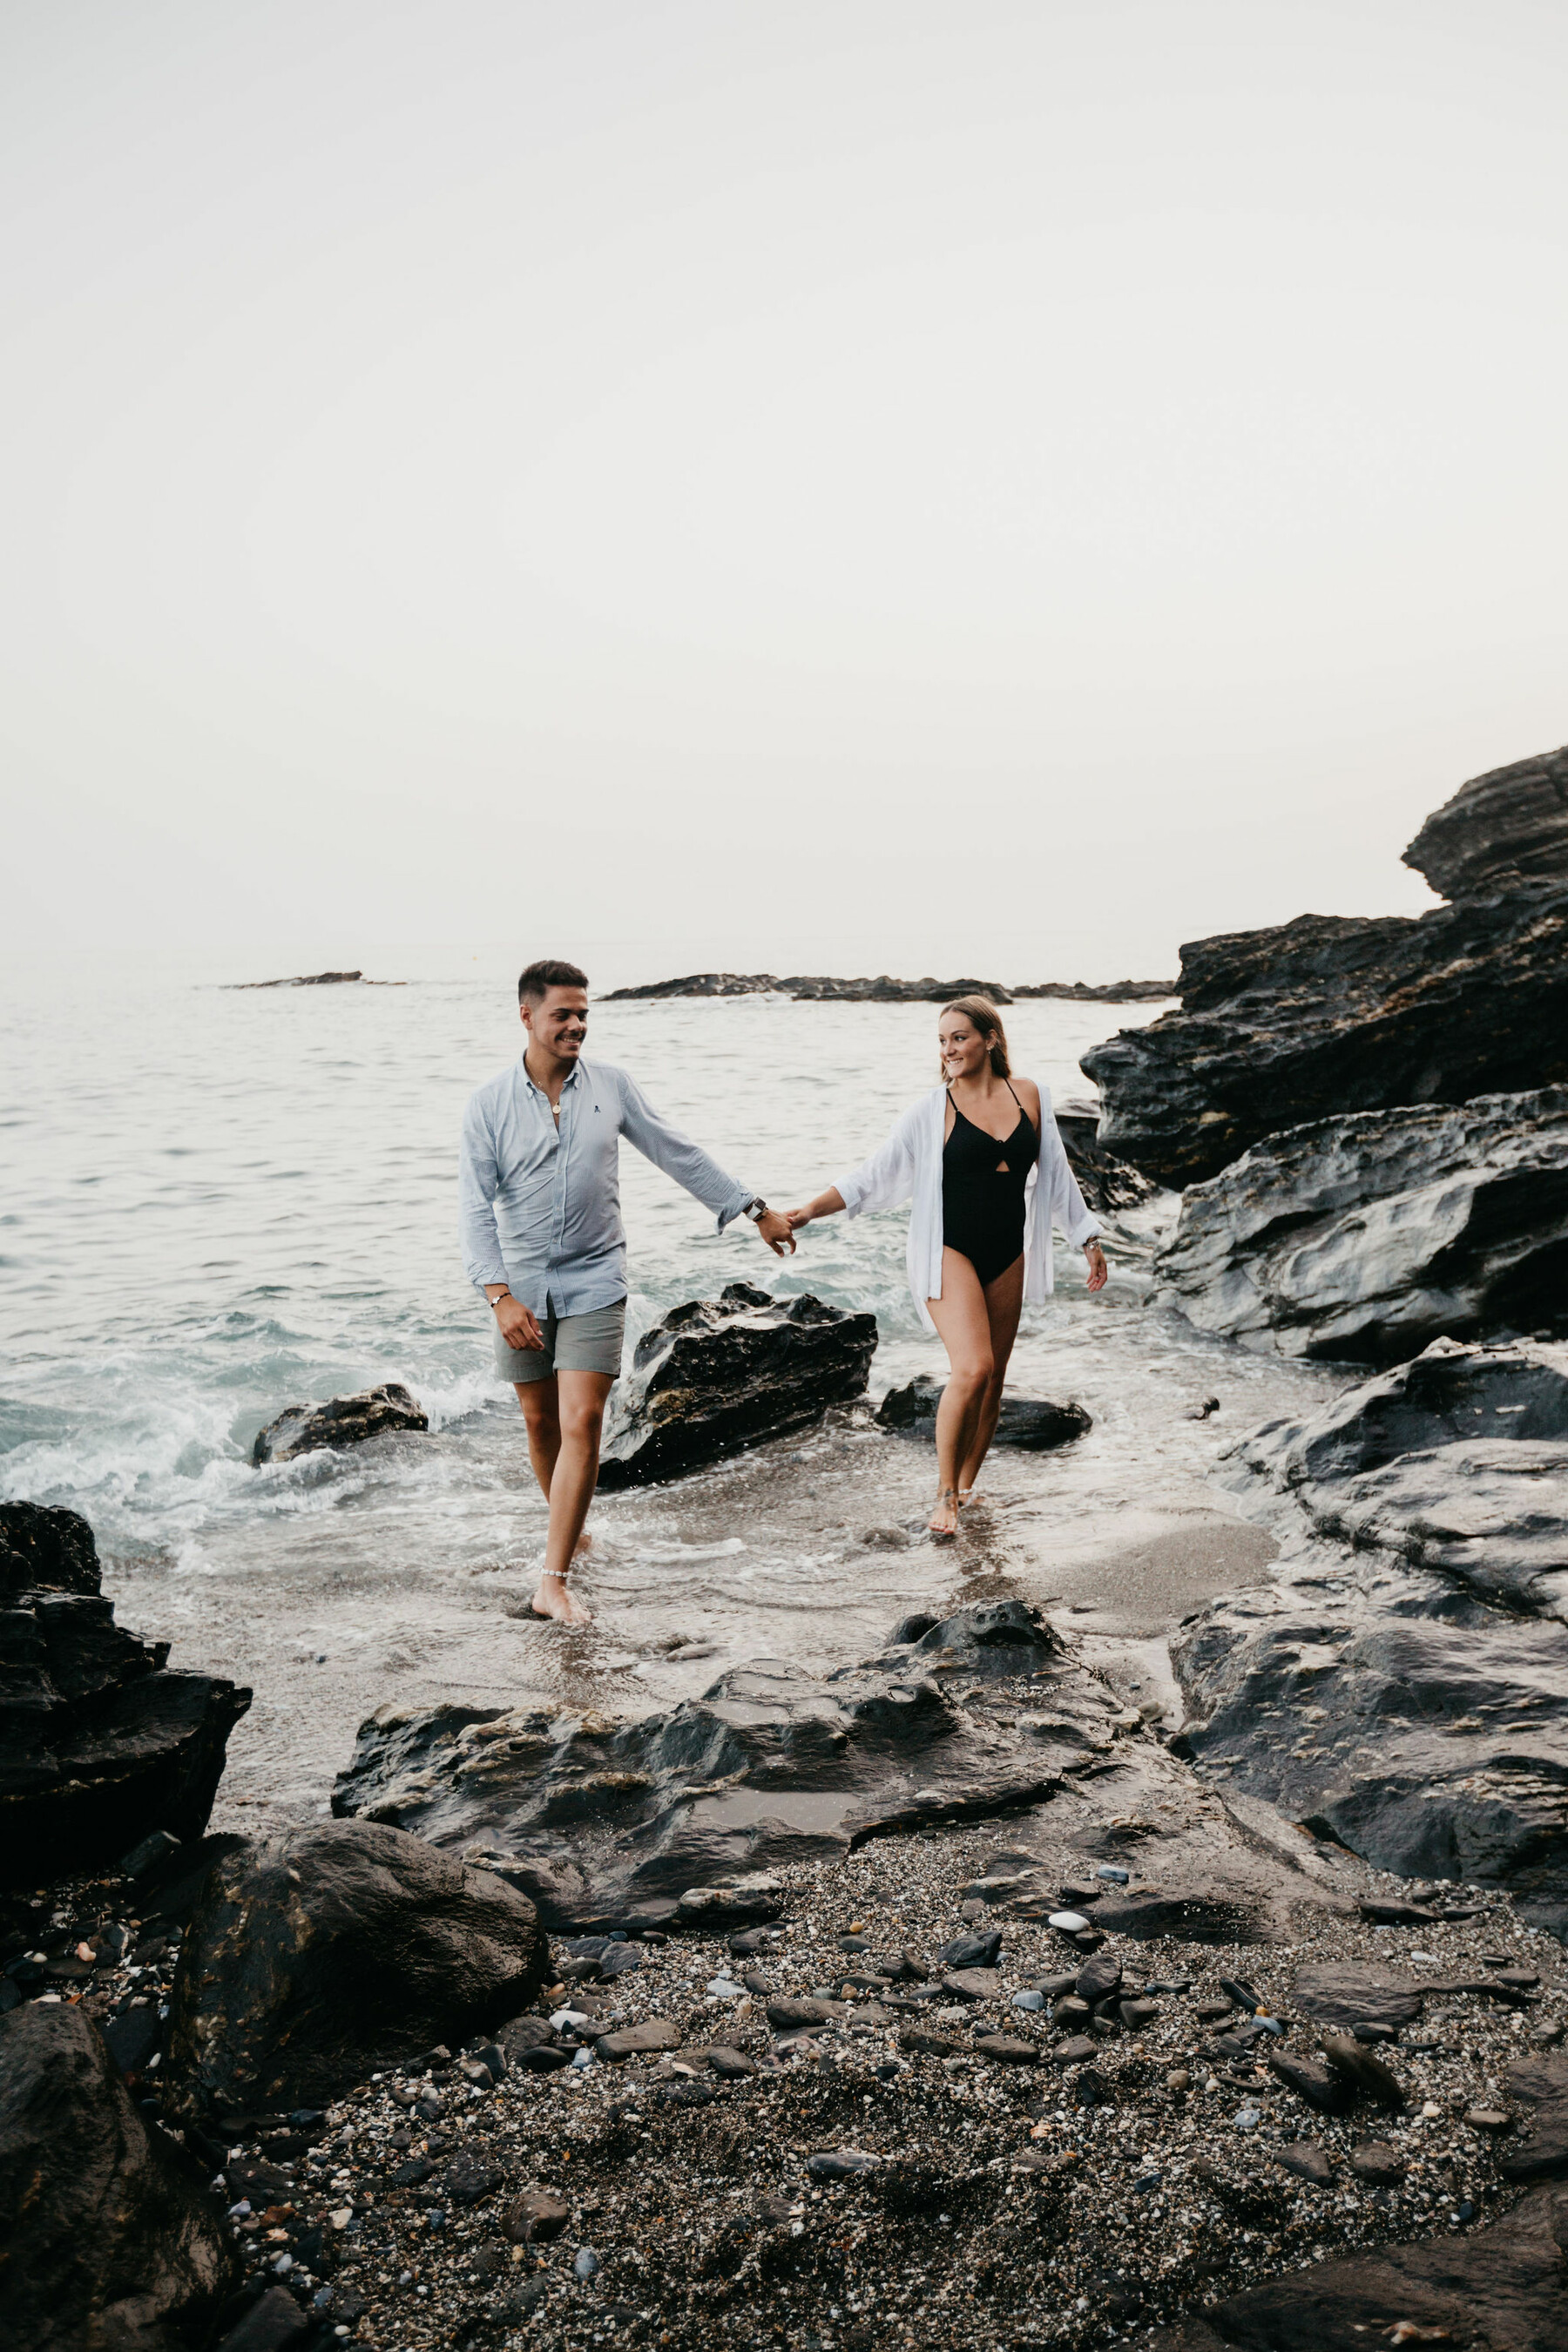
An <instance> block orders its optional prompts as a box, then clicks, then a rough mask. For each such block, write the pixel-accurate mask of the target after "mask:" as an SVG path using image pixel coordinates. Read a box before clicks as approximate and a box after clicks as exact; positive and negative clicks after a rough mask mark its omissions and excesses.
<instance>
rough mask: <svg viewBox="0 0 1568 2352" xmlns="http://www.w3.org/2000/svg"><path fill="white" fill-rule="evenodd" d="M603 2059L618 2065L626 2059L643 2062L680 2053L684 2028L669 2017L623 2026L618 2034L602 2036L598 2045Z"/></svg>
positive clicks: (649, 2019)
mask: <svg viewBox="0 0 1568 2352" xmlns="http://www.w3.org/2000/svg"><path fill="white" fill-rule="evenodd" d="M594 2047H595V2050H597V2052H598V2053H599V2055H600V2057H601V2058H603V2059H605V2060H607V2062H608V2063H610V2064H611V2065H612V2066H614V2065H618V2064H619V2063H620V2061H621V2060H622V2059H623V2058H640V2057H643V2056H645V2055H647V2053H650V2052H652V2051H656V2050H679V2047H680V2028H679V2026H678V2025H675V2024H673V2023H672V2022H671V2021H670V2020H669V2019H668V2017H648V2018H645V2019H644V2020H643V2022H642V2023H641V2024H640V2025H623V2026H622V2027H621V2028H620V2029H619V2030H618V2032H614V2033H601V2034H600V2036H599V2038H598V2040H597V2042H595V2044H594Z"/></svg>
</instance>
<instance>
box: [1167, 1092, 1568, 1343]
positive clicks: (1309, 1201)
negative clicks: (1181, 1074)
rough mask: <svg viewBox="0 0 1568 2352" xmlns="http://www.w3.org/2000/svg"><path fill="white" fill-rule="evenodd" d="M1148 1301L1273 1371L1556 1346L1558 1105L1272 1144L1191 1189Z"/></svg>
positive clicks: (1563, 1173) (1404, 1122)
mask: <svg viewBox="0 0 1568 2352" xmlns="http://www.w3.org/2000/svg"><path fill="white" fill-rule="evenodd" d="M1154 1278H1155V1283H1156V1290H1155V1294H1154V1295H1155V1299H1156V1303H1158V1304H1160V1305H1162V1306H1168V1307H1178V1308H1179V1309H1180V1310H1181V1312H1182V1313H1183V1314H1184V1315H1185V1316H1186V1317H1187V1318H1188V1320H1189V1321H1190V1322H1193V1323H1195V1324H1196V1325H1197V1326H1198V1328H1200V1329H1201V1330H1205V1331H1213V1332H1217V1333H1220V1334H1223V1335H1224V1336H1225V1337H1226V1338H1229V1339H1241V1340H1242V1341H1244V1342H1245V1343H1246V1344H1247V1346H1248V1347H1253V1348H1267V1349H1274V1350H1276V1351H1277V1352H1278V1353H1279V1354H1280V1355H1286V1356H1309V1357H1321V1358H1325V1359H1330V1360H1334V1359H1338V1360H1349V1361H1358V1362H1362V1363H1377V1364H1382V1363H1391V1362H1395V1361H1397V1360H1400V1359H1401V1358H1404V1357H1407V1356H1409V1355H1411V1354H1412V1353H1413V1352H1414V1351H1415V1350H1416V1349H1421V1348H1424V1347H1425V1346H1426V1344H1427V1342H1428V1341H1429V1340H1432V1339H1437V1338H1439V1337H1441V1336H1444V1335H1447V1336H1448V1337H1449V1338H1452V1339H1472V1338H1478V1337H1479V1338H1485V1337H1488V1336H1490V1335H1492V1334H1496V1333H1502V1332H1508V1331H1518V1330H1521V1329H1522V1330H1526V1331H1545V1330H1551V1329H1553V1328H1568V1087H1542V1088H1541V1089H1538V1090H1537V1091H1536V1092H1534V1093H1531V1094H1518V1095H1481V1096H1478V1097H1476V1098H1475V1099H1474V1100H1473V1101H1470V1102H1467V1103H1463V1104H1460V1105H1458V1107H1456V1108H1448V1107H1446V1106H1439V1105H1436V1104H1420V1105H1415V1106H1412V1107H1408V1108H1401V1109H1397V1110H1388V1111H1363V1112H1357V1113H1352V1115H1351V1116H1350V1117H1348V1118H1329V1119H1321V1120H1319V1121H1317V1122H1316V1123H1315V1124H1313V1125H1311V1126H1309V1127H1295V1128H1290V1129H1287V1130H1286V1131H1285V1132H1284V1133H1283V1134H1280V1135H1272V1136H1269V1137H1268V1139H1267V1140H1266V1141H1264V1142H1261V1143H1257V1144H1254V1146H1253V1148H1252V1150H1250V1151H1248V1152H1247V1153H1245V1154H1244V1155H1243V1157H1242V1158H1241V1159H1239V1160H1236V1161H1234V1162H1233V1163H1232V1164H1231V1166H1230V1167H1228V1168H1226V1169H1224V1170H1222V1171H1221V1172H1220V1174H1219V1175H1217V1176H1212V1177H1210V1179H1209V1180H1208V1181H1207V1182H1206V1183H1204V1184H1194V1185H1192V1186H1190V1187H1189V1189H1188V1190H1187V1192H1185V1194H1184V1196H1183V1201H1182V1213H1181V1221H1180V1223H1179V1224H1178V1226H1177V1228H1176V1232H1175V1234H1174V1235H1173V1238H1172V1240H1171V1241H1170V1242H1169V1244H1167V1245H1166V1247H1165V1248H1164V1249H1163V1251H1162V1252H1161V1253H1160V1255H1158V1256H1157V1257H1156V1259H1155V1261H1154Z"/></svg>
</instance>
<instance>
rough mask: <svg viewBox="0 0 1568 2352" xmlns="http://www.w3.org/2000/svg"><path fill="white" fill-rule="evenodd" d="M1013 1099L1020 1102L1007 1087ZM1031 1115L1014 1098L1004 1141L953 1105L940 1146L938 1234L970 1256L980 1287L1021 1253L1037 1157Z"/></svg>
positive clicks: (949, 1245) (947, 1244) (948, 1245)
mask: <svg viewBox="0 0 1568 2352" xmlns="http://www.w3.org/2000/svg"><path fill="white" fill-rule="evenodd" d="M1007 1091H1008V1093H1009V1094H1010V1095H1013V1100H1014V1101H1015V1102H1018V1097H1017V1096H1016V1095H1014V1094H1013V1089H1012V1087H1008V1088H1007ZM1039 1150H1040V1139H1039V1133H1038V1130H1037V1128H1036V1126H1035V1122H1034V1120H1033V1119H1032V1118H1030V1117H1029V1114H1028V1112H1027V1111H1026V1109H1025V1108H1024V1106H1023V1104H1022V1103H1018V1124H1017V1126H1016V1128H1015V1129H1013V1132H1012V1134H1011V1135H1010V1136H1009V1137H1008V1138H1007V1140H1006V1141H1005V1143H998V1142H997V1140H996V1138H995V1137H994V1135H987V1134H986V1132H985V1130H984V1128H983V1127H976V1126H975V1124H974V1122H973V1119H970V1118H964V1116H963V1112H962V1111H961V1110H960V1109H959V1108H958V1105H957V1104H956V1103H954V1104H953V1106H952V1134H951V1135H950V1136H949V1137H948V1139H947V1141H946V1142H945V1143H944V1144H943V1145H942V1246H943V1247H944V1248H945V1249H955V1250H957V1251H959V1252H960V1254H961V1255H963V1256H964V1257H966V1258H967V1259H968V1260H969V1263H970V1265H972V1266H973V1268H974V1271H975V1273H976V1274H977V1275H978V1276H979V1277H980V1286H981V1288H982V1289H984V1287H985V1286H986V1285H987V1284H988V1283H992V1282H994V1281H995V1279H996V1277H997V1276H998V1275H999V1274H1005V1273H1006V1271H1007V1268H1008V1267H1009V1266H1010V1265H1012V1264H1013V1262H1014V1260H1015V1259H1016V1258H1019V1257H1021V1256H1022V1255H1023V1254H1024V1187H1025V1185H1026V1183H1027V1181H1028V1178H1029V1171H1030V1169H1031V1168H1032V1167H1033V1166H1034V1164H1035V1161H1036V1160H1037V1158H1038V1157H1039Z"/></svg>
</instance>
